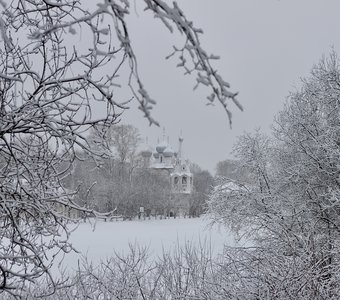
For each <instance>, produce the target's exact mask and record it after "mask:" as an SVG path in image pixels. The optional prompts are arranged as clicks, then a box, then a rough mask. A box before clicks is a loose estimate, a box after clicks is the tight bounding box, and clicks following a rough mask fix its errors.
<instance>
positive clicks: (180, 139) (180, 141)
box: [178, 130, 184, 161]
mask: <svg viewBox="0 0 340 300" xmlns="http://www.w3.org/2000/svg"><path fill="white" fill-rule="evenodd" d="M178 141H179V147H178V160H179V161H181V160H182V144H183V141H184V138H183V135H182V130H181V133H180V135H179V137H178Z"/></svg>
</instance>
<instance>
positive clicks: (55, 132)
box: [0, 0, 241, 295]
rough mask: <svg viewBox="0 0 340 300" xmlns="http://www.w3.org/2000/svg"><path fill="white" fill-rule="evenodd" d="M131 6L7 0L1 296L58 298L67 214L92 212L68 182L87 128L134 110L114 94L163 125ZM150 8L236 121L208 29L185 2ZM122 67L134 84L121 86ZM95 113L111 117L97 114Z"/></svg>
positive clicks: (2, 30)
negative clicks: (54, 272) (130, 18)
mask: <svg viewBox="0 0 340 300" xmlns="http://www.w3.org/2000/svg"><path fill="white" fill-rule="evenodd" d="M130 2H132V1H128V0H121V1H118V0H117V1H113V0H105V1H104V0H103V1H96V2H94V1H93V2H91V3H90V2H86V1H78V0H63V1H50V0H33V1H22V0H10V1H6V0H4V1H0V170H1V171H0V222H1V226H0V277H1V280H0V293H3V292H5V293H10V294H13V295H17V294H21V293H25V288H26V286H27V284H28V283H33V284H34V283H36V282H37V280H38V279H39V278H40V279H42V278H44V280H45V281H46V282H47V283H48V284H49V292H50V293H53V292H54V291H55V289H56V287H57V286H58V285H59V284H61V283H60V282H57V281H55V280H54V279H53V278H52V276H51V274H50V271H49V270H50V267H51V265H52V264H53V258H54V257H56V256H55V254H57V253H59V252H68V251H70V250H71V248H72V247H71V245H69V243H68V242H67V237H68V235H69V232H68V229H67V226H65V221H67V217H66V216H65V214H64V211H65V210H64V208H65V207H66V208H68V209H77V210H86V209H85V208H81V207H79V206H78V205H76V204H75V203H73V201H72V195H73V191H70V190H66V189H65V188H64V186H63V184H62V181H63V179H64V178H65V177H66V176H67V175H68V173H69V170H70V168H71V166H72V164H73V162H74V160H75V158H76V157H77V156H78V154H79V153H83V152H87V153H93V151H92V150H91V149H90V147H89V144H88V141H87V140H86V136H85V134H86V131H87V130H88V129H89V128H91V127H93V126H95V125H96V126H97V125H99V126H110V125H111V124H112V123H115V122H116V121H117V118H118V116H119V114H120V113H121V112H122V110H124V109H125V108H126V107H127V105H128V102H129V101H128V100H129V99H117V97H116V95H115V91H116V90H117V89H118V88H119V87H120V86H122V87H123V86H124V87H127V88H128V89H129V90H130V91H131V93H132V95H133V97H134V99H135V100H136V101H138V102H139V107H140V109H141V111H142V112H143V113H144V115H145V117H146V118H147V119H148V121H149V122H150V123H151V124H157V122H156V121H155V120H154V119H153V117H152V116H151V114H150V112H151V109H152V107H153V105H154V104H155V101H154V100H153V99H152V98H151V97H150V96H149V94H148V92H147V90H146V88H145V87H144V85H143V83H142V80H141V79H140V77H139V75H138V71H137V69H138V68H137V58H136V56H135V53H134V51H133V47H132V44H131V41H130V38H129V30H128V26H127V25H128V24H127V21H126V16H127V15H128V14H129V13H130V12H131V10H133V8H131V6H130ZM93 3H95V4H97V6H96V7H94V8H91V7H93ZM144 4H145V8H146V13H150V14H151V16H155V17H157V18H158V19H159V20H160V21H162V22H163V24H164V25H165V26H166V27H167V28H168V29H169V30H170V31H171V32H173V33H179V34H182V35H183V37H184V41H185V42H184V43H183V45H181V46H175V47H174V50H173V52H172V53H171V56H173V57H177V58H178V59H179V64H178V66H179V67H182V68H184V69H185V71H186V73H187V74H190V75H194V76H195V77H196V82H197V84H203V85H205V86H207V87H208V88H209V89H210V92H209V94H210V93H211V95H210V96H209V97H208V99H209V101H214V99H215V100H217V101H219V102H220V103H221V104H222V105H223V107H224V108H225V109H226V111H227V113H228V114H229V115H230V113H229V110H228V107H227V105H228V102H229V101H228V100H231V101H232V102H234V103H235V104H236V105H237V106H238V107H239V108H241V106H240V105H239V104H238V102H237V100H236V98H235V97H236V94H235V93H232V92H230V90H229V84H228V83H227V82H225V81H224V80H223V79H222V77H221V76H220V75H219V74H218V72H217V71H216V69H215V68H213V67H212V65H211V61H212V60H214V59H216V56H215V55H209V54H207V53H206V52H205V51H204V50H203V48H202V46H201V43H200V39H199V36H200V34H201V30H200V29H199V28H197V27H195V26H194V24H193V23H192V22H191V21H189V20H188V19H187V18H186V17H185V14H184V13H183V11H182V10H181V9H180V8H179V7H178V6H177V4H176V3H174V4H173V5H169V4H167V3H166V2H164V1H160V0H144ZM132 6H133V5H132ZM124 68H125V69H128V70H129V72H128V74H127V76H126V80H125V81H124V80H121V81H120V82H118V81H117V78H118V76H119V75H120V74H123V73H124V72H122V69H124ZM97 106H101V107H104V108H105V109H106V113H105V114H103V115H102V116H99V115H98V113H97V112H95V111H94V110H95V108H96V107H97ZM81 149H83V150H85V151H80V150H81ZM60 208H63V209H62V211H63V212H61V210H60ZM89 212H91V211H89ZM62 231H63V232H62Z"/></svg>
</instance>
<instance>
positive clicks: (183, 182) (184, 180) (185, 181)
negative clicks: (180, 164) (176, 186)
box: [182, 176, 187, 184]
mask: <svg viewBox="0 0 340 300" xmlns="http://www.w3.org/2000/svg"><path fill="white" fill-rule="evenodd" d="M182 184H187V177H186V176H183V177H182Z"/></svg>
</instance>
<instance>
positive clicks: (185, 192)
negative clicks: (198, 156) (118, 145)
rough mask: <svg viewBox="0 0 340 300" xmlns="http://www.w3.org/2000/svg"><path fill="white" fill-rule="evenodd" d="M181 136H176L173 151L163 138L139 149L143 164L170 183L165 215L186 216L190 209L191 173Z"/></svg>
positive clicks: (167, 140)
mask: <svg viewBox="0 0 340 300" xmlns="http://www.w3.org/2000/svg"><path fill="white" fill-rule="evenodd" d="M183 141H184V139H183V137H182V136H180V137H179V138H178V150H177V151H175V150H174V149H173V147H172V146H171V145H170V143H169V139H166V138H165V133H164V130H163V138H162V139H161V141H158V144H157V145H156V147H154V148H153V147H151V146H149V145H148V143H147V142H146V144H145V145H144V148H143V150H142V151H141V156H142V157H143V161H144V166H145V167H147V168H150V169H151V170H153V172H155V174H157V176H164V177H165V178H166V179H167V180H168V182H169V185H170V189H169V190H170V193H169V203H168V205H167V209H166V211H165V212H164V214H165V215H167V216H170V217H172V216H174V217H176V216H187V215H189V211H190V199H191V193H192V191H193V180H194V178H193V174H192V173H191V171H190V166H189V162H188V161H187V160H185V159H183V157H182V156H183V155H182V147H183Z"/></svg>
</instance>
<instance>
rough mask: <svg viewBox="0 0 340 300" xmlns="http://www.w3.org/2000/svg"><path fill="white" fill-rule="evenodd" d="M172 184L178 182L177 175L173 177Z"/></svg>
mask: <svg viewBox="0 0 340 300" xmlns="http://www.w3.org/2000/svg"><path fill="white" fill-rule="evenodd" d="M174 184H175V185H177V184H178V177H177V176H175V177H174Z"/></svg>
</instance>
